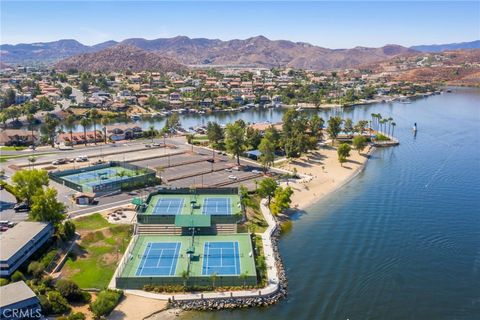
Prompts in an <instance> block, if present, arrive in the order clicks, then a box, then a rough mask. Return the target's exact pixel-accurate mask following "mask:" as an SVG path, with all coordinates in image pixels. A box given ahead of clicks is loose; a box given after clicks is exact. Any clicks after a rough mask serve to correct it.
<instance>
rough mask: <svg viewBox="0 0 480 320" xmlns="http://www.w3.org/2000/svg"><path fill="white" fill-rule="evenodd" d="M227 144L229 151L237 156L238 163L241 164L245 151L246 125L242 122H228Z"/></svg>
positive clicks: (226, 130)
mask: <svg viewBox="0 0 480 320" xmlns="http://www.w3.org/2000/svg"><path fill="white" fill-rule="evenodd" d="M225 146H226V148H227V151H228V152H230V153H232V154H233V155H234V156H236V157H237V164H238V165H240V155H241V154H242V152H243V151H245V127H243V126H242V124H241V123H240V122H238V121H236V122H234V123H229V124H227V127H226V129H225Z"/></svg>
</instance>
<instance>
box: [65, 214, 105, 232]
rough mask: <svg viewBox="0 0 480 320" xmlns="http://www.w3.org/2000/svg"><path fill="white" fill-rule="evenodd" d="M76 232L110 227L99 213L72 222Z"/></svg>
mask: <svg viewBox="0 0 480 320" xmlns="http://www.w3.org/2000/svg"><path fill="white" fill-rule="evenodd" d="M73 222H74V223H75V227H77V230H78V231H82V230H87V231H88V230H90V231H92V230H96V229H102V228H106V227H109V226H112V224H111V223H109V222H108V221H107V220H106V219H105V218H104V217H102V215H101V214H100V213H94V214H92V215H90V216H86V217H83V218H78V219H75V220H73Z"/></svg>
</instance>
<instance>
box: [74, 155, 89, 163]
mask: <svg viewBox="0 0 480 320" xmlns="http://www.w3.org/2000/svg"><path fill="white" fill-rule="evenodd" d="M75 161H77V162H86V161H88V157H87V156H78V157H76V158H75Z"/></svg>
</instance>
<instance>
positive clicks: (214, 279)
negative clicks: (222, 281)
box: [210, 272, 218, 289]
mask: <svg viewBox="0 0 480 320" xmlns="http://www.w3.org/2000/svg"><path fill="white" fill-rule="evenodd" d="M217 278H218V275H217V273H216V272H214V273H212V274H211V275H210V279H211V280H212V288H213V289H215V282H216V281H217Z"/></svg>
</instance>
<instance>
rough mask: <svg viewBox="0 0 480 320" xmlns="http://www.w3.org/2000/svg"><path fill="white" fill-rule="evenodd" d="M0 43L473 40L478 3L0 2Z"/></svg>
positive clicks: (479, 33)
mask: <svg viewBox="0 0 480 320" xmlns="http://www.w3.org/2000/svg"><path fill="white" fill-rule="evenodd" d="M0 5H1V31H0V36H1V38H0V42H1V43H2V44H6V43H10V44H16V43H29V42H40V41H54V40H58V39H76V40H78V41H80V42H82V43H84V44H89V45H91V44H95V43H99V42H102V41H106V40H111V39H113V40H117V41H119V40H123V39H126V38H132V37H138V38H146V39H154V38H161V37H174V36H177V35H186V36H189V37H204V38H216V39H222V40H229V39H245V38H248V37H252V36H256V35H260V34H261V35H264V36H266V37H268V38H270V39H274V40H277V39H285V40H292V41H303V42H309V43H312V44H315V45H320V46H323V47H328V48H350V47H354V46H382V45H385V44H391V43H395V44H401V45H405V46H411V45H416V44H432V43H450V42H462V41H471V40H476V39H480V0H477V1H470V2H461V1H441V2H435V1H426V2H419V1H404V2H393V1H372V2H364V1H353V2H347V1H337V2H327V1H320V2H299V1H295V2H294V1H281V2H266V1H262V2H234V1H226V2H222V1H216V2H200V1H194V2H186V1H177V2H165V1H147V2H138V1H137V2H130V1H121V2H118V1H117V2H113V1H101V2H96V1H83V2H75V1H53V2H45V1H31V2H27V1H18V0H17V1H5V0H1V4H0Z"/></svg>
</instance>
